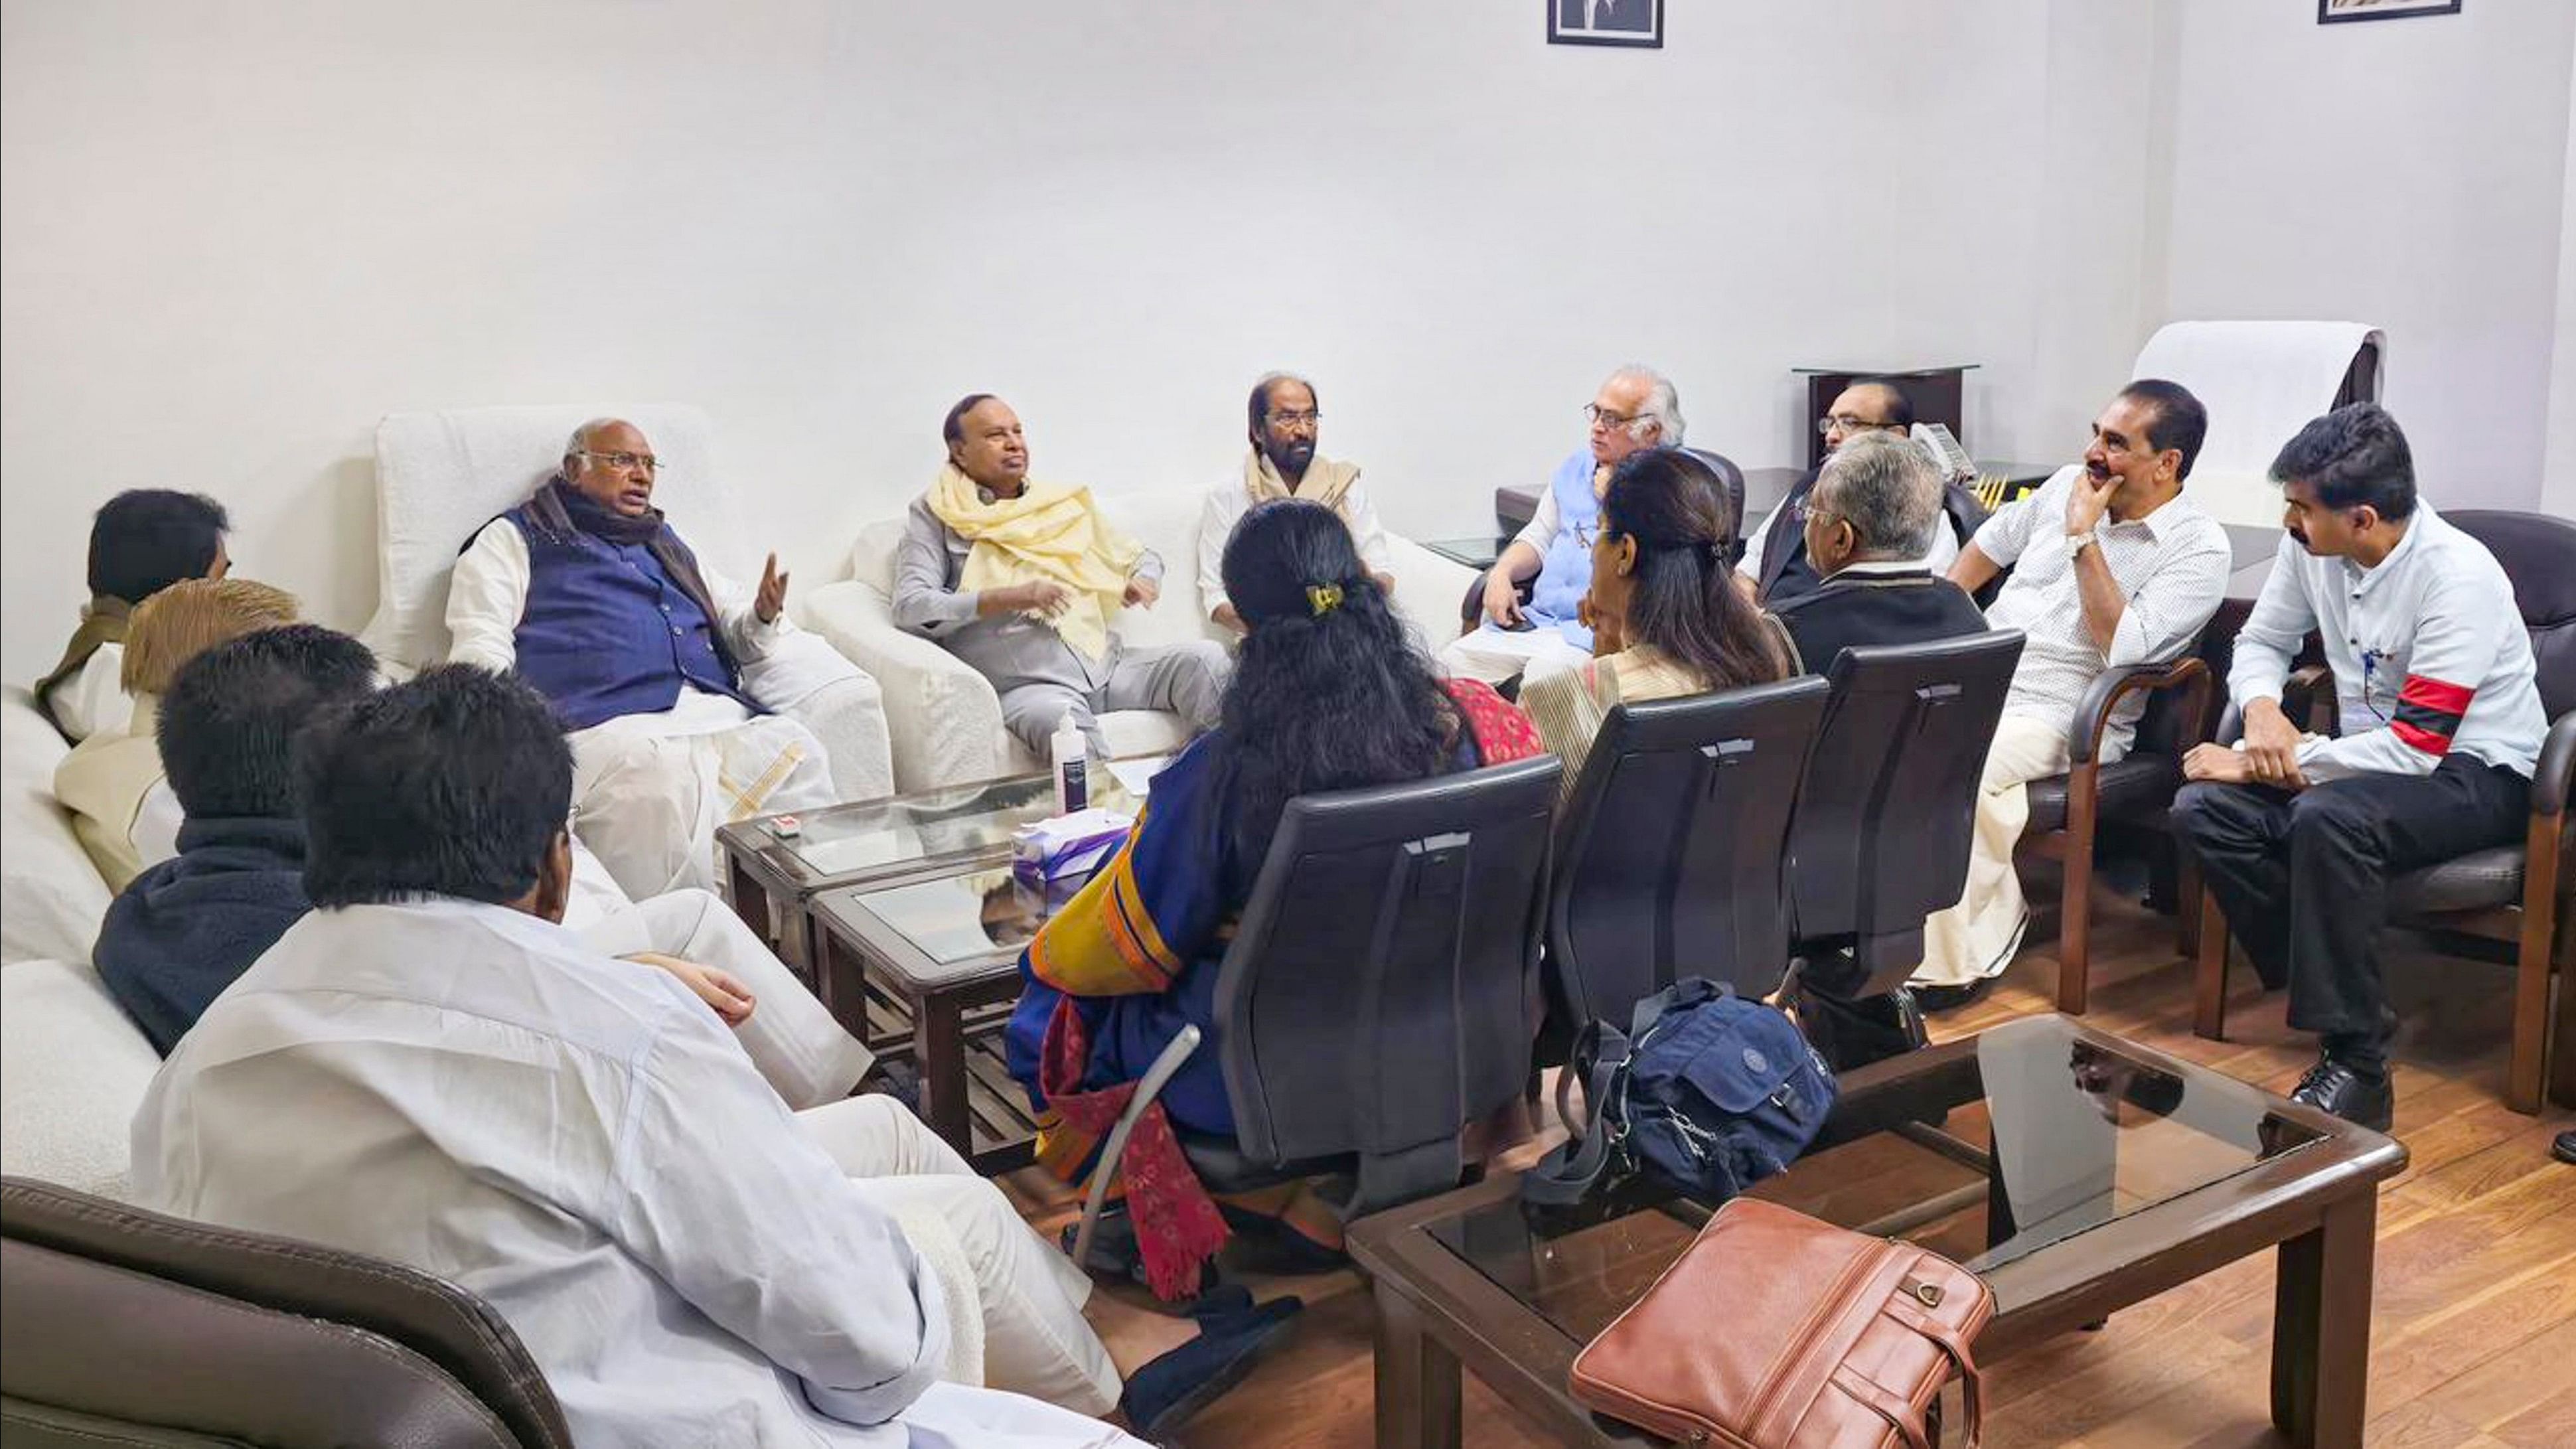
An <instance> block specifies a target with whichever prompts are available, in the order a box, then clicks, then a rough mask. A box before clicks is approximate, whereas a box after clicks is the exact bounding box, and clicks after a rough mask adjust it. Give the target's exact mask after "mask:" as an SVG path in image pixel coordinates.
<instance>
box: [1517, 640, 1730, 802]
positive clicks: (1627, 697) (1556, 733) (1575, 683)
mask: <svg viewBox="0 0 2576 1449" xmlns="http://www.w3.org/2000/svg"><path fill="white" fill-rule="evenodd" d="M1707 692H1708V681H1707V680H1705V679H1703V678H1701V677H1700V676H1699V675H1698V674H1696V673H1694V672H1692V671H1691V670H1689V669H1687V668H1685V667H1683V665H1681V664H1680V663H1679V662H1678V661H1676V660H1674V659H1673V658H1671V657H1670V656H1669V655H1666V654H1665V653H1664V652H1663V651H1662V650H1660V649H1657V648H1655V647H1654V646H1653V645H1651V644H1634V645H1630V646H1629V647H1628V648H1625V649H1622V650H1620V651H1619V652H1618V653H1616V654H1608V655H1603V656H1601V657H1599V658H1597V659H1588V660H1585V661H1584V662H1583V663H1582V664H1581V665H1579V666H1577V667H1575V668H1573V669H1569V670H1564V671H1561V672H1559V673H1555V674H1548V675H1542V676H1540V677H1538V678H1535V679H1530V680H1528V681H1526V682H1525V683H1523V685H1522V686H1521V701H1520V702H1521V708H1522V709H1523V710H1525V711H1527V712H1528V714H1529V717H1530V721H1531V722H1532V723H1534V724H1536V725H1537V726H1538V737H1539V738H1540V739H1541V740H1542V741H1544V742H1546V744H1547V747H1548V748H1549V749H1550V750H1553V751H1554V752H1555V753H1556V757H1557V758H1558V759H1560V760H1563V761H1564V762H1565V778H1564V782H1563V783H1562V784H1560V785H1559V786H1558V787H1557V789H1558V795H1557V801H1558V804H1559V805H1560V806H1561V805H1562V804H1564V802H1566V801H1568V800H1571V799H1573V798H1574V786H1575V782H1576V781H1577V780H1578V779H1580V778H1581V777H1582V775H1583V760H1584V757H1585V756H1586V755H1589V754H1590V753H1591V752H1592V739H1593V736H1595V735H1597V734H1599V733H1601V722H1602V721H1603V720H1605V719H1608V718H1609V717H1610V711H1611V710H1613V709H1616V708H1618V707H1619V706H1620V705H1622V704H1643V703H1644V702H1646V701H1647V700H1650V699H1679V698H1681V697H1682V696H1684V695H1690V694H1705V693H1707Z"/></svg>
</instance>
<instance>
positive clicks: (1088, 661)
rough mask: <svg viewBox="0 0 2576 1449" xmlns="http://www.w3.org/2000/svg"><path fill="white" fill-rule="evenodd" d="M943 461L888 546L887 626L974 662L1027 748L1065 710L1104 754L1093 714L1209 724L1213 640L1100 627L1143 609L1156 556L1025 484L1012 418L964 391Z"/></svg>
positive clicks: (1063, 492) (1154, 585) (1052, 486)
mask: <svg viewBox="0 0 2576 1449" xmlns="http://www.w3.org/2000/svg"><path fill="white" fill-rule="evenodd" d="M940 431H941V435H942V436H943V437H944V438H945V439H946V441H947V443H948V462H947V464H946V465H945V466H943V467H942V468H941V469H940V470H939V477H938V478H937V479H936V480H934V481H933V482H932V483H931V485H930V492H929V493H927V494H926V495H924V496H923V497H922V498H921V499H920V500H919V501H917V502H915V503H914V504H913V505H912V512H911V516H910V518H909V519H908V520H907V521H906V523H905V526H904V534H903V545H902V547H901V548H900V549H898V550H897V552H896V554H895V571H894V619H895V623H896V624H898V625H900V626H901V627H903V628H905V629H907V630H910V631H911V632H913V633H915V634H918V635H921V636H922V637H923V638H925V639H929V640H931V641H933V642H935V643H938V644H942V645H945V646H946V647H947V649H948V650H949V652H950V653H952V654H955V655H956V656H957V657H958V658H960V659H963V660H965V661H966V662H967V663H968V664H971V665H973V666H975V669H976V672H978V673H980V674H982V675H983V676H984V677H985V678H986V679H988V680H991V681H992V684H993V692H994V693H995V694H997V695H999V696H1000V697H1001V704H1002V723H1003V725H1004V726H1005V727H1007V728H1008V729H1009V730H1010V732H1011V733H1012V734H1013V735H1014V736H1016V737H1018V739H1019V741H1020V743H1022V744H1024V745H1026V746H1027V747H1028V748H1029V751H1030V753H1032V754H1035V755H1036V756H1038V757H1039V758H1040V759H1044V758H1046V755H1047V737H1048V736H1050V735H1052V734H1054V733H1055V728H1056V725H1057V724H1058V723H1059V722H1061V721H1062V720H1063V719H1064V717H1065V715H1066V714H1067V713H1068V712H1070V713H1071V714H1072V716H1073V720H1074V724H1075V725H1076V727H1078V728H1079V729H1080V730H1081V731H1082V734H1083V738H1084V739H1085V740H1087V741H1088V742H1089V744H1090V749H1091V753H1092V754H1094V755H1097V756H1106V755H1107V754H1108V753H1109V746H1108V741H1107V740H1106V739H1105V738H1103V736H1102V735H1101V733H1100V725H1099V722H1098V720H1097V719H1096V718H1095V716H1096V715H1097V714H1098V713H1100V712H1102V711H1108V710H1122V709H1162V710H1170V711H1171V712H1173V713H1174V714H1177V715H1179V716H1181V717H1182V718H1183V719H1185V720H1187V721H1189V723H1190V725H1191V726H1192V727H1193V728H1195V729H1201V730H1204V729H1207V728H1209V727H1211V726H1213V725H1214V724H1215V723H1216V721H1217V714H1218V708H1219V704H1220V701H1221V699H1222V697H1223V694H1224V685H1225V669H1226V660H1225V651H1224V650H1223V649H1222V648H1220V647H1218V646H1217V645H1216V644H1215V643H1214V642H1213V641H1209V640H1193V641H1191V642H1190V643H1187V644H1174V645H1167V646H1165V647H1162V648H1157V649H1129V648H1126V647H1124V646H1123V645H1122V644H1121V643H1120V642H1119V639H1118V635H1117V634H1116V632H1115V631H1114V630H1112V628H1111V627H1110V625H1111V621H1112V620H1114V619H1115V618H1116V617H1117V614H1118V611H1119V610H1120V609H1123V608H1128V607H1131V606H1132V607H1137V608H1151V607H1153V605H1154V601H1155V600H1156V599H1158V598H1160V597H1161V595H1162V591H1163V561H1162V559H1161V558H1159V557H1157V556H1156V555H1155V554H1154V553H1153V552H1152V551H1151V550H1149V549H1146V548H1144V547H1143V546H1141V545H1140V544H1138V543H1137V542H1136V541H1135V540H1134V539H1131V538H1128V537H1126V536H1125V535H1123V534H1121V533H1119V532H1118V531H1117V530H1115V529H1113V528H1111V527H1110V526H1109V523H1108V521H1107V520H1106V519H1104V518H1102V517H1101V516H1100V510H1099V509H1098V507H1096V506H1095V505H1094V504H1093V503H1092V501H1091V490H1089V489H1087V488H1074V487H1068V486H1066V485H1064V484H1061V483H1036V482H1032V481H1030V479H1029V449H1028V443H1027V441H1026V439H1024V438H1023V437H1022V436H1021V432H1020V419H1019V415H1018V414H1016V413H1014V412H1012V411H1011V409H1010V406H1009V405H1008V404H1006V403H1004V402H1003V401H1002V400H1001V399H1000V398H997V397H994V396H992V395H991V394H989V393H973V394H970V395H969V396H967V397H966V398H965V399H964V400H962V401H960V402H959V403H958V404H957V405H956V406H955V407H953V408H950V409H949V410H948V418H947V421H946V422H945V423H943V424H942V425H941V429H940Z"/></svg>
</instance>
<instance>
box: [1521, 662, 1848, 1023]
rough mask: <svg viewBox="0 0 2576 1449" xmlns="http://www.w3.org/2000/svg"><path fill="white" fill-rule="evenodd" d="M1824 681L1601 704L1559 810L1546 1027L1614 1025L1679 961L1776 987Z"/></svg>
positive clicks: (1696, 969) (1785, 955)
mask: <svg viewBox="0 0 2576 1449" xmlns="http://www.w3.org/2000/svg"><path fill="white" fill-rule="evenodd" d="M1827 692H1828V686H1827V684H1826V683H1825V681H1824V680H1822V679H1820V678H1817V677H1815V676H1813V675H1808V676H1804V677H1801V678H1798V679H1792V680H1788V681H1786V682H1784V683H1780V684H1764V685H1756V686H1754V687H1752V688H1749V689H1732V690H1727V691H1725V692H1723V693H1719V694H1705V695H1697V696H1693V697H1691V698H1688V699H1668V700H1657V701H1654V702H1652V703H1646V704H1623V705H1620V706H1619V707H1618V708H1616V709H1613V710H1611V711H1610V717H1609V718H1608V719H1606V720H1604V721H1603V722H1602V725H1601V732H1600V734H1599V735H1597V736H1596V737H1594V739H1593V742H1592V751H1591V753H1590V754H1589V755H1588V756H1586V757H1585V759H1584V762H1583V773H1582V775H1581V776H1580V777H1579V778H1578V779H1577V780H1576V781H1575V785H1574V794H1573V797H1572V798H1571V799H1570V800H1569V801H1568V802H1567V804H1566V808H1565V811H1564V813H1563V815H1562V817H1561V818H1560V820H1559V821H1558V823H1557V832H1556V840H1557V864H1556V869H1555V871H1554V872H1553V874H1552V876H1551V879H1550V883H1549V887H1548V912H1547V956H1546V960H1545V963H1544V965H1543V966H1542V968H1541V970H1542V975H1543V976H1544V977H1545V979H1546V982H1547V987H1548V1010H1549V1014H1550V1021H1551V1035H1552V1036H1555V1035H1558V1034H1562V1035H1563V1036H1564V1037H1565V1038H1566V1039H1569V1040H1570V1039H1571V1036H1572V1034H1573V1033H1574V1032H1575V1031H1577V1030H1579V1029H1580V1028H1581V1027H1582V1025H1583V1024H1584V1023H1585V1022H1587V1021H1592V1020H1596V1019H1598V1020H1605V1021H1611V1022H1617V1023H1622V1024H1624V1023H1625V1022H1626V1021H1627V1020H1628V1018H1629V1015H1630V1013H1631V1012H1632V1011H1633V1010H1634V1008H1635V1007H1636V1004H1637V1003H1638V1002H1639V1001H1642V1000H1644V999H1645V998H1646V997H1649V996H1652V995H1653V994H1655V993H1656V992H1658V991H1661V990H1663V989H1664V988H1665V987H1667V986H1670V985H1672V984H1673V982H1674V980H1675V979H1676V978H1679V977H1683V976H1705V977H1707V978H1709V979H1710V980H1713V981H1725V982H1731V983H1733V984H1734V986H1735V989H1736V990H1737V992H1738V993H1740V994H1741V995H1744V996H1747V997H1751V998H1754V999H1759V998H1762V997H1765V996H1768V995H1770V994H1771V993H1772V992H1773V991H1775V990H1777V989H1778V988H1779V985H1780V977H1781V974H1782V973H1783V972H1784V971H1786V970H1787V969H1788V964H1789V916H1788V902H1787V889H1786V887H1787V880H1786V867H1787V860H1788V845H1789V820H1790V815H1791V811H1792V808H1793V807H1794V806H1795V805H1796V803H1797V798H1798V786H1799V783H1800V781H1801V780H1802V779H1803V778H1804V777H1805V773H1806V767H1807V751H1808V750H1809V748H1810V747H1812V746H1813V745H1814V744H1815V741H1816V730H1817V726H1818V725H1819V724H1820V723H1821V722H1822V721H1823V719H1824V714H1825V698H1826V694H1827Z"/></svg>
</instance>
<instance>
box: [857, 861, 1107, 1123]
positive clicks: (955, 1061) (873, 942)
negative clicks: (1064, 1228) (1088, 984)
mask: <svg viewBox="0 0 2576 1449" xmlns="http://www.w3.org/2000/svg"><path fill="white" fill-rule="evenodd" d="M1058 904H1061V900H1059V901H1058ZM1045 914H1046V908H1045V907H1044V906H1043V905H1041V904H1039V903H1038V902H1036V901H1034V900H1032V899H1031V898H1030V895H1029V893H1028V892H1027V891H1026V890H1025V889H1024V888H1022V887H1020V886H1019V885H1018V884H1017V883H1016V882H1014V881H1013V880H1012V878H1011V869H1010V865H1009V863H1008V861H1007V860H987V861H984V862H981V863H979V864H974V865H970V866H965V867H959V866H950V867H947V868H945V869H942V870H938V871H935V872H931V873H926V874H923V875H920V876H917V877H916V878H914V879H912V880H909V881H906V882H904V883H901V884H878V885H870V886H858V887H850V888H844V889H840V890H831V891H825V892H824V893H823V894H821V895H819V896H816V897H815V898H814V901H813V908H812V915H813V920H814V928H815V932H816V935H817V938H818V941H819V950H820V952H821V955H820V959H819V961H818V963H817V968H818V969H817V971H816V977H817V992H818V994H819V995H821V997H822V998H823V1004H824V1005H826V1006H828V1007H830V1008H831V1010H832V1014H833V1015H834V1016H836V1017H838V1018H840V1020H841V1021H842V1023H843V1024H844V1025H846V1026H848V1027H849V1028H850V1029H851V1031H852V1032H853V1033H855V1034H856V1035H858V1036H859V1038H860V1039H861V1040H862V1041H864V1042H866V1043H867V1045H868V1048H869V1050H871V1051H874V1052H876V1053H877V1054H878V1055H879V1056H892V1055H896V1054H900V1053H905V1052H909V1053H910V1055H911V1058H912V1065H913V1069H914V1072H915V1074H916V1079H917V1080H918V1081H919V1082H920V1084H921V1103H920V1111H921V1120H922V1121H923V1122H924V1123H927V1124H928V1125H929V1127H930V1130H931V1131H933V1132H936V1133H938V1134H939V1135H940V1137H941V1138H942V1139H944V1140H945V1141H946V1142H947V1143H948V1145H949V1146H951V1147H954V1148H956V1149H957V1151H958V1153H959V1155H961V1156H963V1157H965V1158H966V1159H967V1160H968V1161H970V1162H972V1163H974V1164H975V1168H976V1170H977V1171H978V1172H983V1173H987V1174H990V1173H996V1172H1005V1171H1009V1170H1010V1169H1012V1168H1015V1167H1020V1166H1024V1165H1026V1163H1027V1162H1028V1161H1029V1148H1030V1143H1031V1139H1032V1138H1033V1137H1034V1135H1035V1133H1036V1130H1037V1129H1036V1124H1035V1123H1034V1122H1033V1121H1031V1120H1030V1118H1029V1115H1028V1110H1027V1102H1026V1098H1025V1097H1024V1095H1023V1094H1022V1093H1021V1092H1020V1090H1019V1088H1018V1086H1017V1085H1016V1084H1014V1083H1013V1082H1012V1081H1011V1080H1010V1078H1009V1074H1008V1073H1007V1072H1006V1071H1005V1070H1004V1069H1003V1066H1002V1061H1001V1056H1000V1052H999V1050H998V1046H999V1034H1000V1032H1001V1028H1002V1026H1003V1024H1004V1023H1005V1022H1006V1021H1007V1020H1008V1018H1009V1013H1010V1006H1011V1003H1013V1002H1016V1001H1017V1000H1018V999H1019V995H1020V969H1019V961H1020V951H1021V948H1022V947H1024V946H1026V945H1027V944H1028V941H1029V938H1030V937H1032V936H1035V935H1036V934H1037V929H1038V925H1039V923H1040V922H1041V921H1042V920H1043V919H1044V917H1045Z"/></svg>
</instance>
